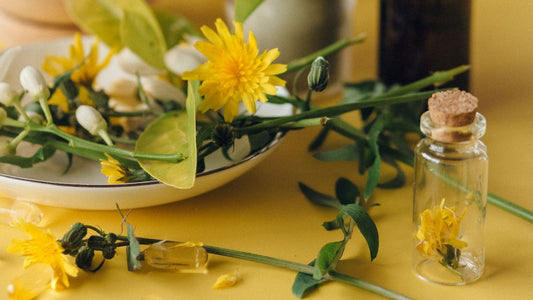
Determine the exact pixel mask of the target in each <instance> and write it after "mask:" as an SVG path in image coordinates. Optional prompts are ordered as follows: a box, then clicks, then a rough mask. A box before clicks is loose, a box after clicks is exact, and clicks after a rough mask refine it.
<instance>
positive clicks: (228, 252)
mask: <svg viewBox="0 0 533 300" xmlns="http://www.w3.org/2000/svg"><path fill="white" fill-rule="evenodd" d="M117 239H118V240H120V241H128V237H126V236H118V237H117ZM137 241H138V242H139V243H140V244H141V245H151V244H154V243H158V242H161V241H162V240H158V239H149V238H139V237H138V238H137ZM169 242H172V241H169ZM203 248H204V249H205V250H206V251H207V253H210V254H215V255H220V256H225V257H231V258H236V259H241V260H246V261H251V262H256V263H260V264H265V265H270V266H274V267H280V268H284V269H289V270H292V271H296V272H301V273H305V274H309V275H313V272H314V267H313V266H310V265H305V264H300V263H296V262H292V261H288V260H284V259H279V258H274V257H270V256H265V255H259V254H254V253H249V252H244V251H239V250H232V249H226V248H220V247H216V246H208V245H204V246H203ZM328 279H330V280H334V281H338V282H341V283H345V284H348V285H351V286H355V287H358V288H361V289H364V290H367V291H369V292H372V293H375V294H378V295H381V296H383V297H387V298H390V299H402V300H405V299H410V298H408V297H406V296H404V295H402V294H399V293H397V292H394V291H391V290H388V289H386V288H383V287H381V286H379V285H375V284H372V283H370V282H367V281H363V280H361V279H358V278H355V277H352V276H349V275H346V274H342V273H338V272H335V271H330V272H329V273H328Z"/></svg>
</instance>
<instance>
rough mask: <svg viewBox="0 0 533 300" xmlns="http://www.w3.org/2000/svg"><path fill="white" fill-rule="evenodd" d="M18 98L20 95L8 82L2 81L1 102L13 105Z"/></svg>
mask: <svg viewBox="0 0 533 300" xmlns="http://www.w3.org/2000/svg"><path fill="white" fill-rule="evenodd" d="M17 100H18V95H17V93H15V91H13V90H12V89H11V85H9V83H7V82H0V103H2V104H4V105H5V106H6V107H9V106H12V105H13V104H15V103H16V101H17Z"/></svg>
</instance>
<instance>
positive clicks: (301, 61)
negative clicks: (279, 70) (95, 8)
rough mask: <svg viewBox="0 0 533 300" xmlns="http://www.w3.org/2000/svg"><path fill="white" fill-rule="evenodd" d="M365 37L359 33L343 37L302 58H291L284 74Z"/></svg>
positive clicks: (359, 41)
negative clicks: (354, 35) (355, 35)
mask: <svg viewBox="0 0 533 300" xmlns="http://www.w3.org/2000/svg"><path fill="white" fill-rule="evenodd" d="M365 38H366V34H364V33H363V34H360V35H359V36H357V37H355V38H351V39H349V38H344V39H340V40H338V41H337V42H335V43H333V44H331V45H329V46H327V47H325V48H322V49H320V50H318V51H317V52H314V53H312V54H310V55H308V56H305V57H302V58H299V59H296V60H293V61H291V62H289V64H288V65H287V71H285V73H284V74H286V73H289V72H292V71H295V70H298V69H300V68H303V67H305V66H307V65H309V64H311V63H312V62H313V61H314V60H315V59H316V58H317V57H319V56H328V55H330V54H333V53H336V52H338V51H340V50H342V49H344V48H346V47H348V46H351V45H353V44H358V43H362V42H363V41H364V40H365Z"/></svg>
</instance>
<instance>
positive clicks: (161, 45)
mask: <svg viewBox="0 0 533 300" xmlns="http://www.w3.org/2000/svg"><path fill="white" fill-rule="evenodd" d="M120 35H121V38H122V43H123V44H124V45H125V46H127V47H128V48H129V49H130V50H131V51H133V52H134V53H135V54H137V55H138V56H139V57H140V58H142V59H143V60H144V61H145V62H146V63H148V64H150V65H152V66H153V67H156V68H158V69H164V68H165V61H164V57H165V52H166V50H167V46H166V43H165V39H164V37H163V34H162V32H161V29H160V28H159V26H155V25H154V24H153V22H150V19H146V18H143V17H142V15H141V14H138V13H137V12H133V11H129V10H125V11H124V18H123V19H122V22H121V24H120Z"/></svg>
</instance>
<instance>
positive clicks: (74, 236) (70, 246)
mask: <svg viewBox="0 0 533 300" xmlns="http://www.w3.org/2000/svg"><path fill="white" fill-rule="evenodd" d="M86 235H87V227H85V225H83V224H82V223H75V224H73V225H72V226H71V227H70V230H69V231H68V232H67V233H65V235H64V236H63V238H62V239H61V240H60V242H61V247H63V249H65V251H64V253H65V254H71V255H72V254H76V253H78V250H79V249H80V247H81V246H82V245H83V238H85V236H86Z"/></svg>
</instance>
